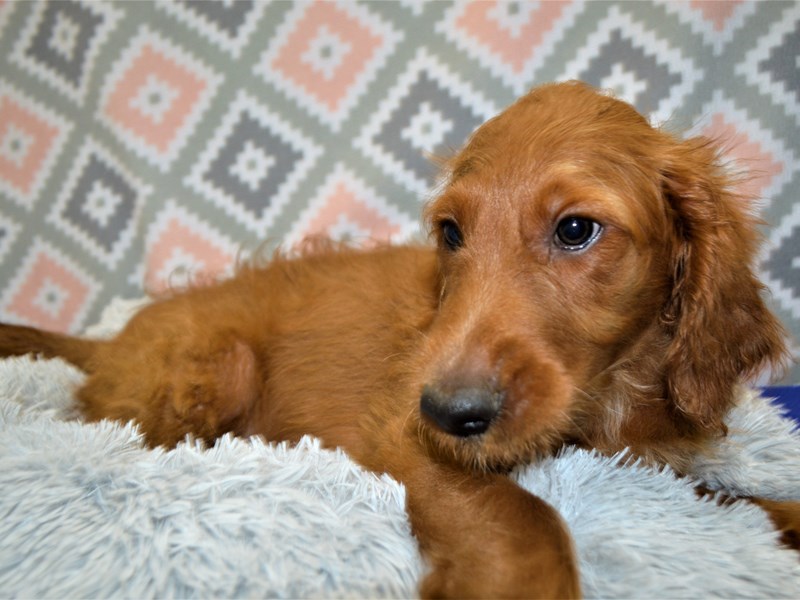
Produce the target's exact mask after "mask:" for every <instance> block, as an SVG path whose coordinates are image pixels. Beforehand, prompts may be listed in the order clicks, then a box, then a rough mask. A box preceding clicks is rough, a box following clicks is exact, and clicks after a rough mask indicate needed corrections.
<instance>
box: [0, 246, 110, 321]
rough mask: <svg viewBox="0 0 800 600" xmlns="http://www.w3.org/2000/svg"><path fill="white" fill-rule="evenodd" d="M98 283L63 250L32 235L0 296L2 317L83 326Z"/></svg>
mask: <svg viewBox="0 0 800 600" xmlns="http://www.w3.org/2000/svg"><path fill="white" fill-rule="evenodd" d="M98 288H99V284H98V283H97V282H96V281H95V280H94V278H93V277H92V276H91V275H89V274H88V273H87V272H86V271H85V270H84V269H82V268H81V267H79V266H78V265H76V264H75V263H74V262H73V261H71V260H70V259H69V258H67V257H65V256H64V254H63V252H61V251H59V250H57V249H56V248H55V247H53V246H51V245H50V244H48V243H46V242H43V241H42V240H40V239H38V238H34V240H33V244H32V246H31V248H30V250H29V252H28V253H27V255H26V256H25V259H24V261H23V264H22V266H21V267H20V268H19V270H18V271H17V273H16V274H15V275H14V277H13V278H12V280H11V282H10V283H9V285H8V287H7V288H6V290H5V292H4V293H3V295H2V297H0V314H2V318H3V319H6V320H9V321H13V322H21V323H26V324H29V325H34V326H36V327H43V328H46V329H51V330H54V331H69V330H74V329H75V328H76V327H79V326H81V325H83V321H84V318H85V316H86V313H87V310H88V308H89V307H90V305H91V302H92V300H93V297H94V295H95V294H96V293H97V290H98Z"/></svg>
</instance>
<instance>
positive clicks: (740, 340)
mask: <svg viewBox="0 0 800 600" xmlns="http://www.w3.org/2000/svg"><path fill="white" fill-rule="evenodd" d="M666 160H667V163H666V167H665V169H664V171H663V175H664V191H665V195H666V198H667V200H668V202H669V205H670V207H671V209H672V212H673V222H674V226H675V243H674V246H675V247H674V250H673V272H674V281H673V292H672V298H671V300H670V303H669V305H668V306H667V309H666V310H665V312H664V320H665V323H666V325H667V326H668V327H669V329H670V330H671V336H672V337H671V342H670V345H669V348H668V350H667V356H666V379H667V386H668V391H669V394H670V397H671V399H672V401H673V402H675V404H676V406H677V407H678V409H679V410H680V411H681V412H683V413H684V414H685V416H686V417H687V418H688V419H689V421H690V422H691V423H693V424H694V425H695V426H698V427H700V428H701V429H703V430H706V431H723V432H724V431H725V426H724V424H723V422H722V419H723V417H724V416H725V414H726V413H727V411H728V409H729V408H730V405H731V402H732V388H733V386H734V384H736V383H737V381H739V380H740V379H742V378H747V377H750V376H753V375H754V374H756V373H758V372H759V371H760V370H761V369H762V368H764V367H765V366H772V367H773V368H778V367H780V366H782V365H783V363H784V360H785V356H786V349H785V344H784V332H783V328H782V326H781V325H780V323H779V322H778V320H777V319H776V318H775V316H774V315H773V314H772V313H771V312H770V311H769V310H768V309H767V307H766V306H765V305H764V301H763V300H762V298H761V294H762V292H763V288H764V286H763V285H762V284H761V283H760V282H759V281H758V280H757V278H756V277H755V275H754V274H753V266H754V264H753V263H754V261H755V259H756V253H757V249H758V244H759V240H760V235H759V232H758V223H759V222H758V220H757V219H756V218H755V216H754V215H753V214H752V212H751V208H750V207H749V206H748V204H750V203H749V202H748V201H747V200H746V199H745V198H742V197H741V196H739V195H737V194H736V193H734V190H733V182H732V180H731V178H730V177H729V176H728V175H727V174H726V173H725V172H724V170H723V168H722V167H721V166H720V164H719V157H718V154H717V151H716V150H715V148H714V146H713V144H712V143H711V142H710V141H709V140H707V139H704V138H692V139H689V140H686V141H684V142H677V143H675V144H674V145H672V147H671V149H670V150H669V151H668V152H667V156H666Z"/></svg>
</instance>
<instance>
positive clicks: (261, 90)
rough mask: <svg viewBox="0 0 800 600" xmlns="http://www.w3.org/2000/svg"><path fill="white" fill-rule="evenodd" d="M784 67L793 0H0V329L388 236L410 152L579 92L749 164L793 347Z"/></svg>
mask: <svg viewBox="0 0 800 600" xmlns="http://www.w3.org/2000/svg"><path fill="white" fill-rule="evenodd" d="M798 61H800V4H798V3H794V2H760V1H756V2H747V1H744V2H743V1H730V2H725V1H719V2H706V1H674V0H670V1H656V2H619V3H617V2H586V3H583V2H530V3H528V2H501V3H494V2H474V3H467V2H455V3H449V2H424V1H420V0H406V1H398V2H358V3H332V2H312V3H288V2H272V3H267V2H250V1H247V0H237V1H227V2H224V1H218V2H217V1H209V2H196V1H190V0H186V1H165V2H159V1H155V2H116V3H101V2H95V1H92V2H86V3H82V2H71V1H66V0H61V1H57V2H30V3H29V2H1V1H0V281H2V287H1V288H0V318H2V319H5V320H10V321H15V322H25V323H31V324H35V325H38V326H43V327H47V328H53V329H58V330H71V331H75V330H80V329H81V328H82V327H84V326H85V325H87V324H89V323H91V322H93V321H94V320H96V319H97V318H98V316H99V314H100V311H101V310H102V308H103V307H104V306H105V305H106V304H107V303H108V302H109V300H110V299H111V298H113V297H114V296H126V297H138V296H140V295H141V294H142V292H143V289H145V287H146V288H148V289H154V290H157V289H159V288H163V287H164V286H165V285H179V284H180V283H181V282H182V281H184V280H185V278H186V277H187V274H191V273H194V274H198V273H220V272H223V273H224V272H227V270H229V269H230V267H231V265H232V264H233V263H234V261H235V260H236V259H237V257H238V256H239V255H240V254H244V255H246V254H247V252H248V251H252V250H253V249H255V248H256V247H257V246H258V244H259V243H260V242H262V241H263V240H268V245H269V246H276V245H278V244H283V245H285V246H291V245H292V244H293V243H295V242H297V241H298V240H300V239H301V238H302V237H303V236H305V235H307V234H309V233H312V232H320V231H322V232H327V233H328V234H329V235H331V236H333V237H336V238H350V239H353V240H357V241H358V240H368V239H372V238H378V239H387V238H391V239H393V240H404V239H408V238H409V237H412V236H414V235H416V234H418V213H419V209H420V206H421V203H422V202H423V201H424V199H425V198H426V195H427V194H428V193H429V190H430V188H431V186H432V183H433V182H434V176H435V171H434V169H433V167H432V166H431V163H430V162H429V161H428V160H427V159H426V156H427V155H429V154H430V153H433V154H439V155H441V154H446V153H447V152H449V151H450V150H452V149H454V148H456V147H458V146H459V145H460V144H461V143H462V142H463V140H464V138H465V137H466V136H467V135H468V134H469V132H470V131H471V130H472V129H473V128H474V127H475V126H476V125H478V124H479V123H481V122H482V121H483V120H485V119H486V118H487V117H489V116H491V115H492V114H494V113H495V112H497V111H498V110H499V109H501V108H502V107H503V106H505V105H506V104H508V103H509V102H511V101H512V100H513V99H514V98H515V96H517V95H519V94H521V93H523V92H524V91H525V90H526V89H528V88H529V87H530V86H531V85H533V84H535V83H540V82H545V81H552V80H563V79H567V78H578V79H583V80H585V81H588V82H590V83H592V84H595V85H598V86H602V87H604V88H610V89H613V90H615V91H616V92H617V93H618V94H619V95H621V96H622V97H624V98H626V99H628V100H630V101H632V102H634V103H635V104H636V105H637V106H638V107H639V109H640V110H641V111H643V112H645V113H648V114H649V115H651V117H652V119H653V120H654V121H655V122H658V123H661V122H664V121H666V120H669V122H668V127H671V128H674V129H676V130H678V131H681V132H689V133H705V134H712V135H717V136H722V138H723V139H724V140H725V141H726V143H727V146H728V147H729V148H730V156H731V158H733V159H735V160H736V161H738V164H739V166H741V167H747V168H749V169H751V170H752V173H753V174H754V177H753V179H752V180H751V181H750V182H749V184H748V191H751V192H754V193H756V194H758V195H759V196H760V197H761V198H763V202H762V205H763V215H764V217H765V219H766V220H767V221H768V222H769V223H770V225H771V228H770V229H769V233H768V245H767V247H766V248H765V251H764V253H763V256H762V257H761V263H760V268H761V274H762V277H763V279H764V281H765V282H766V283H767V284H768V285H769V287H770V289H771V292H772V299H771V301H772V304H773V306H774V308H775V310H776V311H777V312H778V313H779V314H780V316H781V318H782V319H783V320H784V322H785V323H786V324H787V325H788V327H789V328H790V329H791V330H792V331H793V332H794V334H795V336H797V334H798V333H800V297H799V295H800V277H798V271H799V270H800V251H799V250H800V247H799V246H800V241H798V240H799V235H798V233H799V232H800V202H798V201H796V191H795V190H796V189H797V186H798V178H799V177H800V173H799V171H800V169H798V160H800V159H798V153H800V76H798V65H799V64H800V63H799V62H798ZM795 349H796V345H795ZM788 381H792V382H794V383H798V382H800V370H798V369H795V370H794V371H793V372H792V374H791V375H790V377H789V379H788Z"/></svg>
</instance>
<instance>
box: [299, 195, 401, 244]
mask: <svg viewBox="0 0 800 600" xmlns="http://www.w3.org/2000/svg"><path fill="white" fill-rule="evenodd" d="M342 219H345V220H346V221H348V222H349V223H352V224H353V225H355V226H357V227H358V229H359V230H360V231H364V232H367V233H368V234H369V237H370V239H371V240H373V241H388V240H389V239H391V238H392V237H393V236H397V235H399V234H400V233H401V229H400V227H399V225H397V224H394V223H392V222H391V221H389V220H388V219H387V218H386V217H385V216H384V215H382V214H381V213H380V212H379V211H377V210H376V209H375V208H373V207H371V206H369V204H367V203H366V202H365V201H364V200H363V199H361V198H360V197H359V195H358V193H357V192H356V191H355V190H353V189H351V188H350V187H349V186H348V185H347V182H345V181H338V182H336V183H335V184H334V185H333V186H332V189H331V191H330V193H329V194H328V195H327V196H326V197H325V198H324V199H323V201H322V205H321V206H320V208H319V209H318V210H317V212H316V213H315V214H314V216H313V217H312V218H311V219H310V220H309V222H308V224H307V226H306V230H305V232H303V234H302V237H307V236H311V235H319V234H323V235H326V236H329V237H336V236H335V235H334V234H335V231H333V230H334V228H335V227H336V226H337V225H338V224H339V223H341V220H342Z"/></svg>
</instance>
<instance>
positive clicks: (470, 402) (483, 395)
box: [420, 385, 503, 437]
mask: <svg viewBox="0 0 800 600" xmlns="http://www.w3.org/2000/svg"><path fill="white" fill-rule="evenodd" d="M502 405H503V396H502V394H500V393H499V392H494V391H491V390H488V389H483V388H462V389H458V390H455V391H454V392H452V393H449V394H448V393H443V392H441V391H439V390H438V389H437V388H435V387H433V386H427V385H426V386H425V387H424V388H423V390H422V396H421V398H420V409H421V410H422V414H424V415H425V416H427V417H428V418H429V419H431V420H432V421H433V422H434V423H436V425H438V426H439V427H440V428H441V429H442V430H443V431H445V432H447V433H449V434H451V435H457V436H459V437H467V436H470V435H479V434H481V433H484V432H485V431H486V430H487V429H489V425H490V424H491V423H492V420H493V419H494V418H495V417H496V416H497V414H498V413H499V412H500V407H501V406H502Z"/></svg>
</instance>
